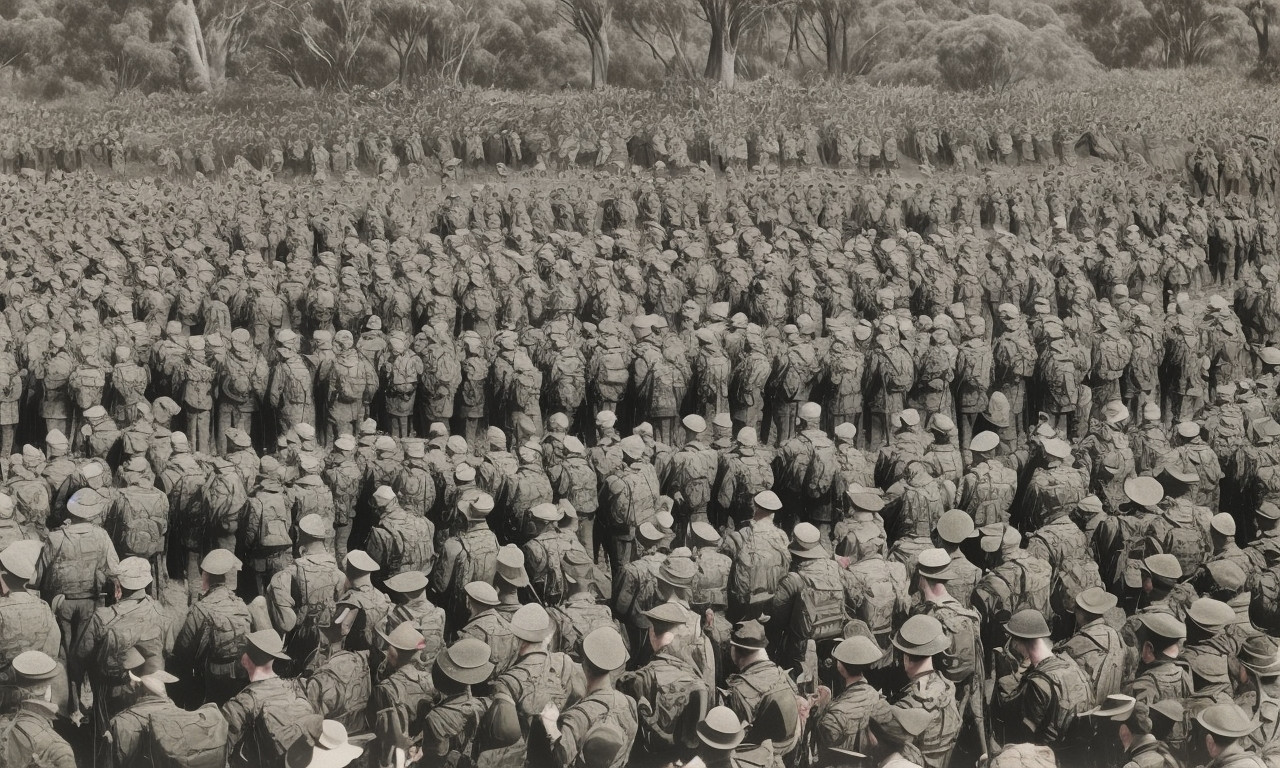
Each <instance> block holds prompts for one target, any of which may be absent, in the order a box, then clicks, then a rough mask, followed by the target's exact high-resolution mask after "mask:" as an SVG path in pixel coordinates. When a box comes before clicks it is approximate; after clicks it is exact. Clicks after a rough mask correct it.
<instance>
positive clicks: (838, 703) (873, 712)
mask: <svg viewBox="0 0 1280 768" xmlns="http://www.w3.org/2000/svg"><path fill="white" fill-rule="evenodd" d="M888 708H889V702H888V700H886V699H885V697H884V695H883V694H881V693H880V692H879V691H877V690H876V689H875V688H872V687H871V685H870V684H868V683H867V682H866V681H865V680H859V681H857V682H855V683H853V684H852V685H850V686H849V687H847V688H845V689H844V691H842V692H841V693H840V695H839V696H837V697H836V698H834V699H832V700H831V703H830V704H828V705H827V707H826V709H824V710H823V711H822V712H820V713H819V714H818V718H817V724H816V725H815V726H814V728H815V730H814V733H815V735H816V736H817V739H818V746H820V747H827V748H830V747H835V748H836V749H848V750H852V751H854V752H865V751H866V750H867V749H869V745H868V744H867V726H868V725H870V723H871V721H872V720H873V719H875V718H877V717H881V718H883V717H884V716H886V715H887V714H888V712H887V710H888Z"/></svg>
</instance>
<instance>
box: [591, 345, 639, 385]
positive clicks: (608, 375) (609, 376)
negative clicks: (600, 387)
mask: <svg viewBox="0 0 1280 768" xmlns="http://www.w3.org/2000/svg"><path fill="white" fill-rule="evenodd" d="M598 355H599V360H600V365H599V366H598V369H599V373H598V374H597V377H598V384H604V385H606V386H608V387H625V386H627V382H628V381H630V378H631V372H630V371H629V370H627V358H626V356H625V355H623V354H622V349H621V348H618V347H609V348H606V349H605V350H603V351H602V352H599V353H598Z"/></svg>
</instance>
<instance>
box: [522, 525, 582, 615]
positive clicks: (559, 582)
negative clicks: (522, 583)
mask: <svg viewBox="0 0 1280 768" xmlns="http://www.w3.org/2000/svg"><path fill="white" fill-rule="evenodd" d="M530 515H531V517H532V518H533V520H534V521H536V525H537V527H538V529H537V533H536V534H535V535H534V537H533V538H532V539H530V540H529V541H527V542H525V545H524V547H523V549H524V553H525V561H526V562H527V563H528V568H529V578H530V581H531V582H532V586H533V589H534V591H535V592H537V594H538V596H539V597H540V598H541V600H542V604H543V605H544V606H552V605H557V604H559V603H560V601H561V600H562V599H563V598H564V593H565V581H564V567H563V563H564V556H565V555H566V554H567V553H568V551H569V550H570V549H581V545H580V544H579V543H578V539H577V537H576V536H572V535H571V536H568V537H566V536H563V535H561V533H560V529H559V527H558V524H559V523H560V521H561V520H562V519H564V517H565V512H564V509H563V508H562V507H560V506H559V505H556V504H539V505H537V506H535V507H534V508H533V509H531V510H530Z"/></svg>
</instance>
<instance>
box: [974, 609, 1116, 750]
mask: <svg viewBox="0 0 1280 768" xmlns="http://www.w3.org/2000/svg"><path fill="white" fill-rule="evenodd" d="M1005 632H1006V633H1007V634H1008V635H1009V637H1010V638H1011V639H1012V644H1013V648H1014V650H1015V651H1016V652H1017V654H1018V657H1019V659H1020V660H1025V661H1026V662H1027V666H1026V667H1025V668H1020V669H1019V670H1018V671H1017V672H1015V673H1013V674H1011V675H1007V676H1005V677H1002V678H1000V679H999V680H998V681H997V682H996V706H995V709H996V717H997V719H998V720H999V721H1000V722H1001V724H1002V725H1003V726H1004V730H1003V736H1004V738H1003V741H1005V742H1007V743H1013V744H1027V743H1029V744H1043V745H1045V746H1048V747H1052V748H1053V749H1054V752H1055V754H1057V755H1058V756H1059V758H1060V759H1070V758H1071V756H1073V755H1075V756H1077V759H1078V756H1080V755H1081V754H1083V751H1084V750H1086V749H1087V747H1088V737H1087V736H1085V735H1084V733H1083V731H1081V730H1077V729H1075V728H1073V724H1074V723H1075V721H1076V718H1077V717H1078V716H1081V715H1083V714H1084V713H1085V712H1086V711H1087V710H1089V709H1091V708H1092V707H1093V702H1094V691H1093V686H1092V685H1091V684H1090V681H1089V679H1088V678H1087V677H1086V676H1085V674H1084V672H1083V671H1082V670H1081V669H1080V667H1078V666H1076V663H1075V662H1074V661H1072V660H1071V659H1070V658H1069V657H1065V656H1055V655H1054V653H1053V651H1052V647H1051V646H1050V645H1049V625H1048V624H1047V623H1045V620H1044V616H1043V615H1042V614H1041V613H1040V612H1039V611H1035V610H1030V609H1028V610H1022V611H1018V612H1017V613H1015V614H1013V616H1011V617H1010V618H1009V621H1008V622H1007V623H1006V624H1005Z"/></svg>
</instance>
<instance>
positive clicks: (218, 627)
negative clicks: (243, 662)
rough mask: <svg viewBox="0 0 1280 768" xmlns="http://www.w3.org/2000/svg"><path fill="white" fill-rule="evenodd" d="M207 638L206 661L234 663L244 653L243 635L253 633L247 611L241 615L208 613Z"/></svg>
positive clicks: (218, 612) (251, 620)
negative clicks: (208, 627)
mask: <svg viewBox="0 0 1280 768" xmlns="http://www.w3.org/2000/svg"><path fill="white" fill-rule="evenodd" d="M208 616H209V625H210V631H209V636H208V649H209V651H208V656H209V658H208V659H207V660H208V661H212V662H216V663H219V664H225V663H227V662H234V661H235V660H236V659H238V658H240V654H241V653H243V652H244V638H245V635H247V634H249V633H250V632H252V631H253V619H252V617H251V616H250V615H249V611H248V609H245V610H244V612H243V613H227V612H220V611H210V612H209V614H208Z"/></svg>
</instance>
